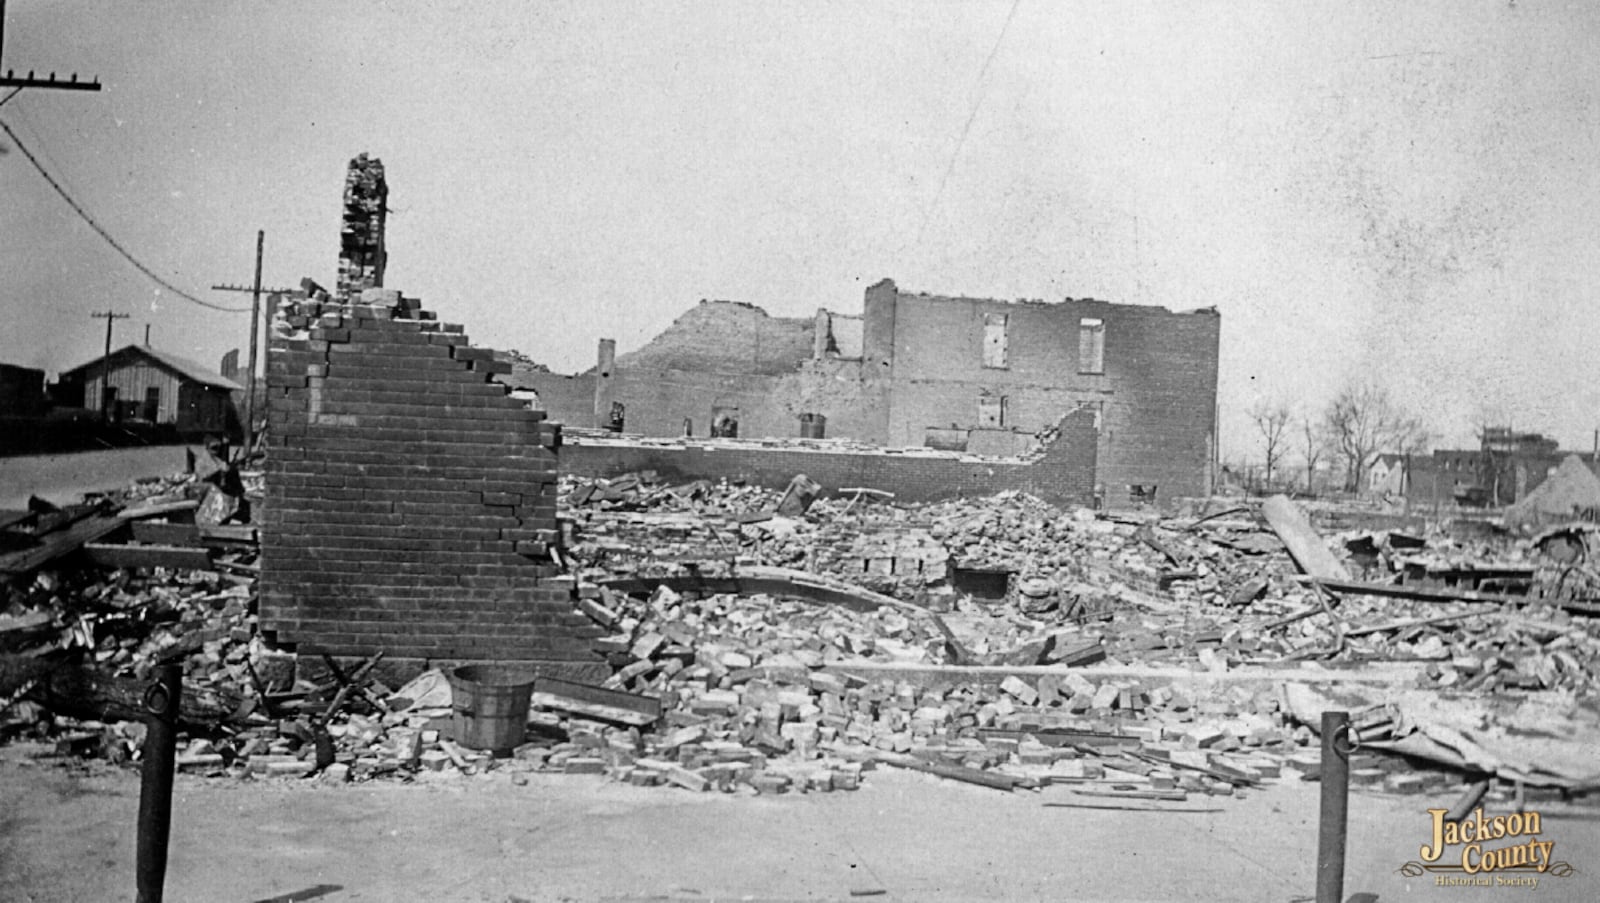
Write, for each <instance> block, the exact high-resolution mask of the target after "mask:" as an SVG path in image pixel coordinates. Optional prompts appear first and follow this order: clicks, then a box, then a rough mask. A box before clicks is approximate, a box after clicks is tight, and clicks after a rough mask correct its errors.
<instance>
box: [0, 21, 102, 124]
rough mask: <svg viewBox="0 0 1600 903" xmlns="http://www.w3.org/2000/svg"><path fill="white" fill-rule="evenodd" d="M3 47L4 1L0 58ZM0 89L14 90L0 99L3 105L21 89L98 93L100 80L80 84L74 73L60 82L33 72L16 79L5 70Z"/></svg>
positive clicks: (0, 27)
mask: <svg viewBox="0 0 1600 903" xmlns="http://www.w3.org/2000/svg"><path fill="white" fill-rule="evenodd" d="M5 46H6V0H0V58H4V55H5ZM0 88H13V89H15V90H13V91H12V92H11V93H10V94H7V95H6V96H5V97H4V98H3V99H0V103H5V102H6V101H7V100H10V99H11V98H12V97H14V96H16V94H17V92H18V91H21V90H22V89H23V88H48V89H50V90H54V91H98V90H100V79H99V78H96V79H95V80H93V81H87V82H80V81H78V73H76V72H74V73H72V77H71V78H70V79H68V80H67V81H62V80H60V79H58V78H56V74H55V73H54V72H52V73H50V76H49V77H48V78H34V77H33V72H31V71H30V72H29V73H28V76H27V78H17V74H16V73H15V72H13V71H11V70H10V69H7V70H6V74H5V75H4V76H3V77H0Z"/></svg>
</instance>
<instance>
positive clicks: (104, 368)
mask: <svg viewBox="0 0 1600 903" xmlns="http://www.w3.org/2000/svg"><path fill="white" fill-rule="evenodd" d="M89 316H91V317H94V318H95V319H97V320H99V319H104V320H105V321H106V354H105V357H102V358H101V359H100V419H101V420H102V421H105V420H110V419H111V410H110V407H109V406H108V405H107V404H106V388H107V387H108V386H109V385H110V384H111V324H113V323H115V322H116V321H118V320H126V319H128V316H129V315H128V314H119V313H117V312H115V311H113V310H110V309H107V310H106V312H105V313H95V314H90V315H89Z"/></svg>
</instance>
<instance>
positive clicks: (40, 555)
mask: <svg viewBox="0 0 1600 903" xmlns="http://www.w3.org/2000/svg"><path fill="white" fill-rule="evenodd" d="M126 523H127V521H126V520H124V519H123V518H121V517H119V516H116V515H107V514H100V515H95V516H93V517H89V518H86V519H84V520H81V521H79V522H77V523H75V524H73V525H72V526H70V527H67V528H66V529H64V530H57V531H55V532H54V533H47V534H45V535H43V536H40V537H39V545H37V546H35V547H33V548H30V549H23V550H22V551H19V552H12V553H10V554H7V555H0V574H27V573H30V572H32V571H35V570H37V569H39V568H41V567H44V566H45V565H47V564H49V563H50V562H52V561H54V560H56V559H57V558H60V557H61V556H63V555H67V554H70V553H72V552H76V551H77V550H78V549H79V548H81V547H82V546H83V544H84V543H89V542H95V541H96V540H99V539H103V538H104V537H106V536H109V535H110V534H112V533H114V532H116V531H117V530H118V529H120V528H121V527H122V526H123V525H124V524H126Z"/></svg>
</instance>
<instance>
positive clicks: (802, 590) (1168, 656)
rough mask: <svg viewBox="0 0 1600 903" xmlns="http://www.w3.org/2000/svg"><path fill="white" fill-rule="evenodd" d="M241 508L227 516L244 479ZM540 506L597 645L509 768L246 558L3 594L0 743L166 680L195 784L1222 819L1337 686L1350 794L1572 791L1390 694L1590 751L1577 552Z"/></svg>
mask: <svg viewBox="0 0 1600 903" xmlns="http://www.w3.org/2000/svg"><path fill="white" fill-rule="evenodd" d="M241 482H242V483H243V484H244V485H245V486H246V488H247V491H246V493H245V495H246V496H248V495H249V494H250V493H249V492H248V488H249V487H250V486H251V485H252V477H251V475H250V474H248V473H246V474H245V475H243V477H242V479H241ZM198 484H199V481H198V480H196V479H195V478H193V477H188V478H184V479H178V480H173V481H151V482H144V483H141V484H137V485H136V486H134V487H130V490H129V492H128V493H127V494H124V495H122V496H120V497H117V498H109V499H101V500H98V504H99V505H100V508H99V509H98V510H100V511H101V512H102V514H103V515H104V516H125V515H123V514H111V515H107V514H105V512H108V511H111V512H115V511H116V509H117V508H118V506H127V507H125V508H122V509H121V510H122V511H124V512H125V511H128V510H133V511H145V512H151V511H155V512H168V514H169V515H170V516H169V517H168V518H167V520H168V521H169V522H168V523H162V522H161V518H159V517H158V518H156V519H155V523H153V524H152V525H151V526H150V527H148V528H147V529H149V530H152V531H156V532H158V533H159V532H161V531H163V530H165V531H167V532H171V531H172V530H175V529H177V528H178V527H180V526H182V525H183V521H184V520H185V519H186V518H190V517H193V511H194V510H195V508H197V507H198V506H199V505H200V502H199V501H198V500H196V499H193V498H190V499H188V501H187V504H188V507H187V508H185V507H183V505H184V504H185V503H184V502H183V501H182V500H183V498H184V497H185V496H186V495H196V494H199V493H200V492H201V489H200V487H199V485H198ZM255 487H256V489H257V490H259V484H258V483H256V484H255ZM564 501H565V503H566V504H565V511H564V517H565V519H566V530H565V534H566V535H565V539H566V542H565V546H564V549H563V554H564V555H565V557H566V558H567V560H568V563H569V565H570V570H571V573H572V574H573V575H574V578H575V584H574V605H575V607H576V608H577V609H578V610H580V611H582V612H584V613H586V614H587V615H588V616H589V617H590V618H591V619H593V620H594V621H595V622H596V623H597V624H599V625H601V626H602V627H603V628H605V630H606V631H607V632H608V635H607V636H605V637H604V638H602V639H600V640H598V641H597V642H596V644H595V651H596V652H597V653H598V654H599V655H600V656H602V657H603V659H604V660H605V661H606V662H607V663H608V665H609V671H610V674H611V676H610V678H609V679H608V680H606V681H605V682H604V684H603V685H601V686H581V685H571V690H572V691H571V692H568V691H565V690H563V689H562V686H563V684H562V682H559V681H553V680H549V679H545V678H540V679H539V681H538V682H537V683H536V685H535V692H534V697H533V711H532V714H531V716H530V723H529V726H528V735H527V737H526V742H524V743H521V744H519V745H516V746H515V749H514V751H513V753H512V755H510V756H509V757H502V758H496V757H494V756H493V755H491V754H489V753H487V752H483V751H478V750H473V749H468V748H466V747H464V746H463V745H462V744H461V743H460V742H459V734H458V732H457V724H456V721H455V718H454V716H453V714H452V708H451V705H452V693H451V687H450V683H449V681H448V680H447V679H446V678H445V676H444V675H443V674H440V673H439V672H429V673H427V674H424V675H423V676H422V677H421V678H418V679H417V680H414V681H412V682H411V683H410V684H408V685H407V686H405V687H401V688H399V689H393V688H391V687H388V686H385V685H384V684H383V683H381V682H380V681H379V680H377V679H376V678H375V677H374V674H375V672H376V671H377V668H376V666H377V665H378V663H379V662H378V659H380V658H381V655H380V656H377V657H375V658H373V659H370V660H368V661H366V662H363V663H361V664H360V665H359V666H357V667H354V668H347V669H342V668H341V667H340V666H339V664H338V663H337V662H334V661H333V660H331V659H328V660H324V661H323V662H320V663H319V662H316V661H314V660H312V661H307V660H305V659H302V660H301V661H300V663H299V667H298V668H297V667H296V663H295V658H294V657H293V656H289V655H283V654H279V653H276V652H274V651H272V650H270V649H268V648H267V647H266V646H265V645H264V644H263V643H262V640H261V638H260V637H259V636H257V634H256V631H255V615H254V587H253V571H252V555H253V550H252V549H251V548H250V547H249V546H248V545H244V546H238V545H236V546H235V547H234V548H233V549H232V550H231V551H230V552H228V554H226V555H225V556H217V555H216V553H215V550H214V549H213V550H212V556H213V557H212V559H211V560H210V561H209V563H208V564H207V565H206V566H205V567H202V568H167V567H146V568H139V569H135V570H130V569H126V568H123V569H106V568H96V567H93V566H88V565H80V566H78V567H76V568H73V569H65V568H41V569H37V570H35V571H33V572H32V573H30V574H29V575H28V578H27V579H26V580H13V581H12V582H11V583H10V585H9V588H8V590H7V593H8V594H7V595H6V597H5V598H4V599H3V600H0V602H3V604H0V739H3V738H4V737H6V736H23V735H34V736H47V737H50V738H52V739H54V740H56V742H57V747H58V749H59V750H60V751H61V752H62V753H64V754H73V755H86V754H89V755H101V756H105V757H107V758H109V759H112V760H115V761H123V760H127V759H130V758H137V756H138V751H139V742H140V740H141V739H142V736H143V731H142V725H141V724H140V723H139V722H138V717H139V712H138V709H137V699H138V696H137V692H138V690H139V689H140V688H141V687H142V683H141V682H142V681H144V680H146V679H147V678H148V675H149V672H150V669H151V667H152V665H153V664H155V663H157V662H160V661H181V662H182V663H183V665H184V673H185V697H186V705H185V708H184V723H185V727H186V729H187V732H188V736H189V739H188V740H187V742H186V745H185V747H184V748H183V750H182V751H181V754H180V757H179V766H180V768H181V769H183V770H185V771H190V772H195V773H199V774H207V775H232V776H236V777H259V776H273V775H291V776H292V775H302V776H303V775H308V774H316V775H319V776H321V777H322V778H323V779H324V780H334V781H341V780H370V779H375V778H398V779H402V780H415V779H445V778H449V777H451V776H459V775H463V774H479V775H485V776H492V775H495V774H504V775H510V777H511V779H512V780H523V778H522V777H521V775H523V774H524V773H526V772H528V771H532V770H542V771H554V772H563V773H597V774H605V775H609V776H610V777H611V778H613V779H616V780H620V781H626V782H629V783H633V784H639V785H656V784H665V785H672V786H675V787H681V788H688V789H693V790H723V791H744V792H761V793H774V792H784V791H787V790H801V791H826V790H836V789H852V788H854V787H856V786H859V783H860V781H861V779H862V778H861V776H862V773H863V771H865V770H868V769H871V768H874V767H880V766H892V767H900V768H908V769H915V770H921V771H926V772H929V773H933V774H937V775H941V776H943V777H946V778H950V779H954V780H960V781H966V782H969V783H974V784H979V785H983V786H989V787H995V788H999V789H1016V788H1028V787H1042V786H1046V785H1050V784H1058V783H1059V784H1069V785H1072V789H1073V790H1074V791H1076V793H1077V794H1078V795H1080V796H1082V797H1085V798H1089V799H1086V800H1085V801H1084V804H1085V805H1123V804H1126V805H1137V804H1140V803H1141V802H1145V803H1148V802H1149V801H1158V802H1173V801H1178V800H1181V799H1183V798H1184V796H1185V794H1188V793H1204V794H1228V793H1234V792H1236V791H1237V790H1238V789H1240V788H1248V787H1252V786H1255V785H1257V784H1259V783H1261V782H1263V781H1270V780H1272V779H1273V778H1275V777H1277V776H1278V775H1280V774H1281V771H1282V769H1283V768H1284V767H1285V766H1289V767H1294V768H1297V769H1300V770H1301V771H1304V772H1309V773H1315V770H1316V754H1315V752H1314V749H1312V748H1310V747H1311V746H1312V744H1314V743H1315V742H1316V738H1315V736H1314V735H1313V733H1312V730H1311V728H1312V727H1313V726H1314V725H1315V717H1314V713H1313V712H1311V710H1310V709H1309V708H1308V707H1309V706H1312V705H1313V702H1312V699H1313V698H1314V697H1313V696H1309V695H1308V692H1309V691H1305V690H1304V689H1303V688H1304V687H1306V686H1311V685H1314V684H1336V685H1339V686H1341V687H1344V688H1346V689H1351V691H1352V693H1353V694H1354V695H1353V697H1351V698H1365V699H1367V700H1368V701H1367V702H1366V703H1365V704H1363V705H1361V706H1358V707H1356V708H1355V710H1354V715H1355V716H1356V722H1357V726H1358V729H1359V730H1360V731H1361V732H1362V733H1361V736H1362V737H1363V742H1364V744H1366V745H1368V746H1369V747H1371V750H1373V751H1368V752H1363V753H1362V754H1361V755H1360V757H1359V761H1358V762H1357V763H1356V764H1357V767H1356V769H1355V772H1354V779H1355V780H1356V781H1357V782H1358V783H1371V784H1374V785H1381V786H1383V787H1386V788H1388V789H1391V790H1396V791H1420V790H1424V789H1432V788H1435V787H1438V786H1441V785H1442V784H1444V783H1446V782H1447V781H1448V780H1449V779H1448V778H1447V777H1446V775H1445V773H1444V772H1442V771H1430V770H1427V769H1420V770H1419V769H1418V768H1416V767H1414V764H1411V763H1408V762H1406V761H1405V760H1401V759H1397V758H1394V757H1391V756H1381V755H1379V754H1378V753H1377V752H1376V750H1378V749H1382V748H1384V744H1385V743H1388V744H1392V747H1391V748H1392V749H1394V750H1396V751H1402V752H1407V753H1408V754H1409V755H1418V754H1421V755H1423V756H1424V757H1432V758H1435V759H1436V761H1439V762H1440V763H1441V764H1446V765H1450V766H1452V767H1454V768H1460V769H1466V770H1480V771H1489V772H1495V771H1496V770H1497V764H1498V765H1499V766H1503V767H1500V768H1499V770H1500V771H1502V772H1509V773H1514V774H1516V775H1518V776H1519V777H1518V779H1519V780H1522V779H1526V780H1528V781H1530V782H1532V783H1540V782H1545V783H1548V784H1550V785H1552V786H1557V787H1560V788H1563V789H1566V790H1574V789H1583V788H1584V787H1586V786H1589V784H1586V783H1585V778H1584V775H1583V774H1582V773H1581V770H1577V771H1575V770H1574V769H1573V768H1567V769H1565V770H1563V769H1560V768H1556V769H1554V770H1544V771H1541V770H1540V769H1539V768H1537V767H1535V766H1532V765H1526V764H1524V765H1521V766H1518V768H1517V769H1516V770H1515V771H1510V767H1509V766H1507V765H1506V764H1505V763H1506V762H1507V761H1508V759H1507V755H1506V754H1504V753H1498V752H1495V751H1496V750H1497V749H1499V747H1496V746H1495V742H1496V738H1495V737H1492V736H1488V735H1487V734H1486V733H1485V732H1484V731H1482V730H1479V731H1478V732H1477V733H1474V732H1473V730H1472V728H1471V726H1468V727H1467V728H1466V729H1464V730H1456V728H1457V727H1459V726H1453V727H1452V730H1456V734H1455V735H1454V736H1456V737H1466V739H1467V741H1469V742H1473V743H1477V744H1478V745H1477V746H1475V747H1474V748H1475V749H1477V750H1479V752H1478V753H1476V754H1475V757H1474V756H1468V757H1465V758H1463V759H1461V760H1457V759H1452V758H1450V756H1448V755H1444V754H1442V753H1439V752H1438V750H1437V749H1435V748H1434V747H1432V746H1428V745H1427V743H1425V742H1424V741H1425V740H1429V741H1431V738H1432V736H1433V735H1432V734H1430V732H1429V730H1428V727H1429V725H1428V723H1427V718H1428V717H1432V716H1431V715H1430V714H1429V713H1428V712H1427V711H1426V709H1425V707H1424V706H1423V704H1422V703H1420V702H1418V701H1417V699H1416V698H1414V697H1411V696H1408V695H1407V694H1411V693H1414V692H1416V690H1417V689H1418V688H1423V689H1426V690H1427V693H1428V698H1431V699H1438V698H1443V697H1449V698H1472V697H1484V696H1485V694H1488V695H1489V696H1491V697H1494V698H1496V699H1501V700H1516V701H1519V703H1520V702H1525V701H1529V700H1535V701H1538V702H1539V703H1540V705H1545V706H1554V707H1555V710H1557V711H1564V712H1566V713H1567V715H1568V716H1570V717H1572V718H1574V719H1576V720H1575V722H1574V723H1584V724H1586V722H1583V719H1582V715H1581V712H1577V711H1576V709H1575V706H1579V703H1580V702H1581V700H1582V699H1585V698H1590V697H1591V696H1592V694H1593V692H1594V690H1595V687H1596V674H1597V670H1600V668H1597V665H1596V660H1597V658H1600V632H1597V630H1596V628H1595V622H1594V620H1593V619H1592V618H1590V617H1588V616H1587V613H1586V611H1585V610H1584V609H1583V607H1582V605H1583V604H1584V603H1582V602H1581V601H1579V600H1574V599H1573V598H1572V597H1571V596H1560V597H1559V598H1558V597H1556V596H1555V595H1554V594H1553V592H1552V587H1557V586H1564V587H1567V588H1569V589H1570V588H1571V587H1573V586H1578V585H1580V582H1579V581H1578V580H1576V579H1575V578H1574V574H1575V573H1578V572H1579V571H1580V569H1581V568H1582V562H1583V561H1585V560H1586V556H1587V533H1585V532H1583V531H1581V530H1579V531H1576V532H1574V531H1573V530H1570V529H1569V530H1567V531H1566V532H1558V531H1551V532H1549V533H1547V534H1544V535H1541V536H1540V537H1536V538H1534V539H1532V540H1525V541H1517V542H1511V541H1508V540H1504V539H1501V540H1485V539H1482V538H1481V537H1480V538H1476V539H1471V540H1460V539H1456V538H1452V537H1451V535H1450V534H1448V533H1446V532H1443V531H1437V532H1434V533H1430V534H1428V535H1427V536H1414V535H1411V534H1402V533H1392V534H1378V533H1372V532H1371V531H1366V532H1363V531H1349V532H1347V533H1344V534H1341V535H1339V536H1336V537H1333V538H1332V542H1331V543H1328V545H1331V547H1332V548H1335V549H1341V548H1342V549H1343V550H1344V553H1345V554H1344V556H1342V558H1341V559H1340V565H1341V567H1342V566H1346V565H1347V566H1349V567H1350V568H1352V569H1354V570H1356V571H1358V572H1360V573H1361V575H1362V576H1363V577H1364V578H1365V579H1366V580H1367V581H1368V582H1360V583H1358V582H1354V581H1341V580H1339V579H1334V578H1332V577H1326V576H1325V575H1324V576H1318V575H1316V574H1312V575H1311V576H1307V575H1302V574H1301V573H1299V569H1297V568H1296V566H1295V565H1296V561H1297V559H1296V558H1295V557H1293V556H1292V555H1291V554H1285V544H1286V541H1287V540H1280V537H1279V535H1278V534H1276V533H1275V532H1274V531H1272V530H1269V529H1267V528H1266V527H1264V526H1263V525H1262V524H1261V522H1260V521H1259V520H1258V519H1257V517H1256V515H1255V513H1254V512H1253V511H1251V510H1247V509H1238V510H1234V511H1228V512H1220V513H1218V514H1217V515H1213V516H1210V517H1203V518H1195V517H1189V518H1182V519H1179V518H1166V519H1162V518H1157V517H1154V516H1123V515H1108V514H1102V513H1097V512H1091V511H1085V510H1076V511H1063V510H1059V509H1056V508H1054V507H1052V506H1049V505H1047V504H1044V503H1042V502H1039V501H1038V500H1036V499H1032V498H1029V497H1027V496H1022V495H1017V494H1014V493H1005V494H1001V495H998V496H994V497H990V498H986V499H972V500H958V501H950V502H941V503H937V504H931V505H918V506H896V505H893V504H891V503H890V501H889V500H887V499H885V498H883V497H882V496H881V494H875V493H871V492H868V491H865V490H863V491H857V492H853V493H848V494H846V495H845V496H844V497H840V498H812V499H801V500H799V501H798V502H797V501H796V498H795V493H794V492H793V487H792V488H791V492H789V493H776V492H771V491H767V490H762V489H758V488H754V487H748V486H732V485H728V484H712V483H709V482H705V481H700V482H696V483H691V484H687V485H684V486H675V487H674V486H665V485H661V484H659V483H657V482H656V481H654V480H652V479H650V478H649V475H641V476H636V477H631V478H625V479H622V480H613V481H575V480H567V481H565V485H564ZM174 505H177V507H172V506H174ZM141 522H143V521H141ZM158 528H159V529H158ZM1318 544H1321V540H1320V539H1319V540H1318ZM131 545H133V546H136V547H137V546H138V543H137V542H135V543H132V544H131ZM1290 545H1291V548H1292V547H1293V546H1292V543H1291V544H1290ZM124 554H126V553H124ZM185 560H187V559H185ZM1308 570H1310V569H1308ZM1464 574H1465V575H1466V576H1463V575H1464ZM713 578H714V579H713ZM715 579H720V580H723V581H725V583H726V586H727V587H731V588H725V587H723V585H722V584H717V583H715ZM708 581H709V582H708ZM741 581H743V583H741ZM984 581H987V582H986V583H984ZM979 584H982V585H985V586H987V590H985V591H982V592H975V591H972V590H970V589H969V588H970V587H972V586H977V585H979ZM687 587H693V588H694V589H693V591H690V589H688V588H687ZM964 587H968V588H964ZM1352 587H1354V589H1352ZM1491 591H1493V593H1494V594H1491ZM1503 591H1514V592H1519V593H1521V594H1522V595H1518V596H1509V597H1508V596H1504V595H1503ZM1486 594H1489V595H1486ZM1507 598H1511V599H1515V600H1517V601H1514V602H1506V601H1505V600H1506V599H1507ZM1358 690H1364V691H1365V696H1363V695H1362V693H1360V692H1355V691H1358ZM580 691H581V692H580ZM597 700H598V701H597ZM1397 700H1400V701H1397ZM1563 700H1565V702H1563ZM1574 700H1577V701H1579V702H1574ZM1408 706H1409V707H1408ZM1562 706H1566V708H1562ZM1499 717H1502V716H1500V715H1496V714H1493V713H1491V714H1488V715H1485V716H1484V718H1485V723H1486V724H1490V725H1491V726H1492V723H1493V722H1494V720H1495V719H1496V718H1499ZM1503 717H1505V718H1510V715H1505V716H1503ZM1481 727H1482V725H1480V728H1481ZM1490 733H1492V732H1490ZM1480 735H1481V736H1480ZM1459 745H1460V744H1458V747H1459ZM1419 750H1420V753H1419ZM1486 750H1487V752H1486ZM1457 755H1459V754H1457ZM1097 797H1113V798H1119V799H1120V801H1119V799H1109V800H1106V799H1100V800H1098V801H1096V800H1095V799H1092V798H1097Z"/></svg>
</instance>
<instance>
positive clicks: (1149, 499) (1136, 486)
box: [1128, 483, 1156, 505]
mask: <svg viewBox="0 0 1600 903" xmlns="http://www.w3.org/2000/svg"><path fill="white" fill-rule="evenodd" d="M1128 501H1130V502H1132V503H1133V504H1135V505H1154V504H1155V503H1156V484H1155V483H1129V484H1128Z"/></svg>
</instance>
